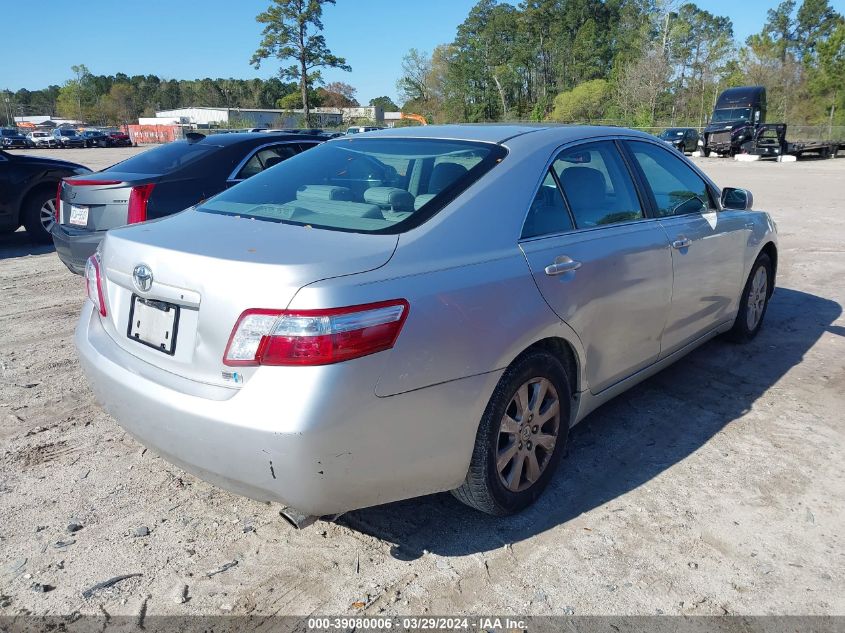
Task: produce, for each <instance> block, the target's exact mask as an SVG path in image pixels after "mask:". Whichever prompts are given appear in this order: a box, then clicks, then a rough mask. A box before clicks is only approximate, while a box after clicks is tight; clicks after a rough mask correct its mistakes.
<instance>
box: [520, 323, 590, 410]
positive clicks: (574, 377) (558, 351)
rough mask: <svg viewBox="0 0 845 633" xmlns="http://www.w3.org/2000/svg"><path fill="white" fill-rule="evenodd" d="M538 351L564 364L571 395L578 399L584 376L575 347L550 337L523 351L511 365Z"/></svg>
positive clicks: (563, 339)
mask: <svg viewBox="0 0 845 633" xmlns="http://www.w3.org/2000/svg"><path fill="white" fill-rule="evenodd" d="M536 350H542V351H545V352H548V353H550V354H551V355H552V356H554V357H556V358H558V359H559V360H560V361H561V362H562V363H563V367H564V369H565V370H566V376H567V378H568V379H569V381H570V385H569V389H570V391H571V392H572V393H571V394H570V395H571V396H572V397H573V398H575V397H577V394H578V393H579V392H580V391H582V388H581V385H582V376H581V360H580V356H579V355H578V352H577V350H576V349H575V346H574V345H573V344H572V343H571V342H570V341H568V340H567V339H565V338H563V337H562V336H548V337H546V338H542V339H540V340H538V341H535V342H534V343H532V344H531V345H529V346H528V347H526V348H525V349H524V350H522V352H520V353H519V354H518V355H517V356H516V358H514V359H513V361H511V363H510V365H513V364H514V363H516V362H517V361H519V359H520V358H522V357H523V356H525V355H526V354H528V353H530V352H533V351H536Z"/></svg>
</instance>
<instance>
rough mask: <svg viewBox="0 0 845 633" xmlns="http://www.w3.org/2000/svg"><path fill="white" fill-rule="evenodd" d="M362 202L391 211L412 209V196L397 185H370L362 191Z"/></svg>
mask: <svg viewBox="0 0 845 633" xmlns="http://www.w3.org/2000/svg"><path fill="white" fill-rule="evenodd" d="M364 202H368V203H369V204H377V205H378V206H380V207H382V208H383V209H388V210H391V211H413V210H414V196H412V195H411V193H410V192H408V191H405V190H404V189H399V188H397V187H370V188H369V189H367V190H366V191H365V192H364Z"/></svg>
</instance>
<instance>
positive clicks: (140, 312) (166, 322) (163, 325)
mask: <svg viewBox="0 0 845 633" xmlns="http://www.w3.org/2000/svg"><path fill="white" fill-rule="evenodd" d="M178 329H179V306H177V305H173V304H172V303H166V302H164V301H155V300H152V299H144V298H143V297H139V296H137V295H132V305H131V307H130V309H129V327H128V329H127V331H126V335H127V336H128V337H129V338H131V339H132V340H133V341H137V342H139V343H142V344H143V345H146V346H148V347H152V348H153V349H157V350H158V351H160V352H164V353H165V354H169V355H170V356H172V355H173V354H174V353H175V351H176V333H177V331H178Z"/></svg>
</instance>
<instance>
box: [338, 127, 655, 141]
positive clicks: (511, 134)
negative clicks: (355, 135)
mask: <svg viewBox="0 0 845 633" xmlns="http://www.w3.org/2000/svg"><path fill="white" fill-rule="evenodd" d="M526 134H531V135H536V138H537V141H538V142H543V141H547V140H559V141H560V142H562V143H567V142H570V141H578V140H581V139H589V138H593V137H601V136H613V135H619V134H625V135H626V136H640V137H643V138H650V137H651V135H650V134H646V133H644V132H638V131H636V130H629V129H627V128H620V127H613V126H596V125H556V124H530V123H525V124H521V123H520V124H504V123H479V124H458V125H419V126H413V127H401V128H389V129H386V130H374V131H372V132H367V136H366V137H364V138H439V139H450V140H461V141H478V142H482V143H504V142H505V141H507V140H510V139H512V138H515V137H518V136H524V135H526ZM346 138H347V139H348V138H349V137H346Z"/></svg>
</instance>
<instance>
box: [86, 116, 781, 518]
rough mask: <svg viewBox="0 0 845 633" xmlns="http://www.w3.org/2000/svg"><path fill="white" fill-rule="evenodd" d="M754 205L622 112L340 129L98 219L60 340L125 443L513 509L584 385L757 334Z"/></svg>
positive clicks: (262, 495) (766, 242) (377, 490)
mask: <svg viewBox="0 0 845 633" xmlns="http://www.w3.org/2000/svg"><path fill="white" fill-rule="evenodd" d="M562 194H565V196H564V195H562ZM751 206H752V197H751V195H750V193H748V192H747V191H744V190H741V189H729V188H726V189H724V190H722V191H720V190H719V189H718V188H717V187H716V185H715V184H714V183H713V182H712V181H711V180H710V179H709V178H708V177H707V176H706V175H705V174H704V173H702V172H701V171H700V170H699V169H697V168H696V167H695V165H693V164H692V163H691V162H690V161H689V160H688V159H686V158H685V157H683V156H681V155H679V154H678V153H677V152H676V151H674V150H671V149H670V148H667V147H666V146H665V144H663V143H661V142H660V141H658V140H657V139H655V138H654V137H653V136H651V135H647V134H643V133H639V132H634V131H628V130H624V129H619V128H610V127H608V128H601V127H549V128H538V127H531V126H518V125H497V126H448V127H439V126H428V127H425V128H419V127H418V128H405V129H395V130H387V131H382V132H373V133H371V134H367V135H366V137H363V138H361V137H355V138H348V137H344V138H339V139H334V140H331V141H327V142H326V143H324V144H322V145H320V146H318V147H317V148H315V149H313V150H311V151H309V152H306V153H304V154H302V155H300V156H296V157H295V158H293V159H291V160H289V161H287V162H285V163H283V164H281V165H279V166H278V167H276V168H274V169H273V170H270V171H267V172H264V173H261V174H258V175H257V176H255V177H254V178H251V179H249V180H247V181H246V182H243V183H241V184H239V185H238V186H236V187H233V188H231V189H230V190H228V191H225V192H223V193H221V194H220V195H218V196H215V197H214V198H210V199H208V200H205V201H203V202H201V203H199V204H197V205H196V206H195V207H193V208H192V209H189V210H187V211H185V212H184V213H180V214H178V215H175V216H173V217H170V218H166V219H164V220H162V221H160V222H153V223H148V224H145V225H143V226H138V227H127V228H124V229H119V230H116V231H109V233H108V234H107V235H106V238H105V240H104V242H103V244H102V251H101V252H100V253H98V254H95V255H94V256H92V257H91V258H90V259H89V260H88V263H87V269H86V277H87V288H88V296H89V301H87V302H86V303H85V306H84V308H83V311H82V314H81V317H80V321H79V325H78V327H77V330H76V337H75V342H76V346H77V348H78V350H79V356H80V359H81V362H82V367H83V369H84V372H85V374H86V376H87V377H88V381H89V383H90V385H91V387H92V389H93V391H94V393H95V395H96V397H97V399H98V401H99V402H100V403H101V404H102V405H103V406H104V407H105V408H106V410H108V411H109V412H110V413H111V414H112V415H113V416H114V417H115V419H116V420H117V421H118V422H119V424H121V425H122V426H123V427H124V428H125V429H126V430H127V431H129V432H130V433H131V434H132V435H134V436H135V437H136V438H138V439H139V440H140V441H141V442H142V443H143V444H144V445H146V446H149V447H150V448H152V449H154V450H155V451H157V452H158V453H159V454H161V455H162V456H163V457H164V458H165V459H167V460H169V461H171V462H173V463H175V464H178V465H179V466H181V467H182V468H185V469H186V470H188V471H190V472H193V473H196V474H197V475H198V476H200V477H202V478H204V479H207V480H208V481H210V482H213V483H215V484H217V485H220V486H222V487H224V488H228V489H230V490H232V491H235V492H237V493H239V494H244V495H247V496H251V497H254V498H256V499H262V500H265V501H276V502H281V503H283V504H285V505H286V506H289V508H292V509H289V510H287V511H286V512H287V516H288V517H290V518H291V520H292V521H293V522H295V523H296V524H298V525H304V524H306V523H307V522H308V517H313V516H321V515H332V514H336V513H340V512H344V511H347V510H351V509H354V508H361V507H364V506H370V505H374V504H381V503H386V502H389V501H394V500H398V499H403V498H409V497H414V496H417V495H423V494H428V493H432V492H436V491H442V490H454V491H455V495H456V496H457V497H458V499H460V500H461V501H463V502H465V503H467V504H468V505H470V506H472V507H474V508H477V509H479V510H482V511H484V512H488V513H491V514H494V515H503V514H510V513H513V512H517V511H519V510H521V509H522V508H525V507H526V506H527V505H529V504H530V503H532V502H533V501H534V500H535V499H536V498H537V497H538V495H539V494H540V493H541V491H542V490H543V488H544V487H545V486H546V484H547V483H548V482H549V479H550V477H552V475H553V473H554V470H555V467H556V465H557V463H558V461H559V460H560V458H561V454H562V453H563V452H564V450H565V445H566V441H567V433H568V430H569V428H570V427H571V426H572V425H574V424H575V423H576V422H578V421H579V420H581V419H583V418H584V416H586V415H587V414H588V413H589V412H590V411H592V410H593V409H595V408H596V407H598V406H599V405H601V404H602V403H604V402H606V401H608V400H609V399H611V398H612V397H613V396H615V395H616V394H618V393H620V392H622V391H624V390H625V389H627V388H629V387H630V386H632V385H634V384H635V383H637V382H639V381H641V380H643V379H644V378H646V377H648V376H650V375H652V374H654V373H656V372H657V371H659V370H661V369H662V368H664V367H666V366H667V365H669V364H671V363H672V362H674V361H676V360H677V359H678V358H680V357H681V356H683V355H684V354H686V353H687V352H689V351H691V350H692V349H694V348H696V347H698V346H699V345H701V344H702V343H703V342H705V341H706V340H708V339H710V338H712V337H714V336H716V335H717V334H720V333H723V332H729V333H730V334H731V336H732V337H734V338H735V339H737V340H748V339H750V338H752V337H754V336H755V335H756V334H757V332H758V331H759V329H760V327H761V324H762V322H763V318H764V315H765V312H766V306H767V302H768V299H769V297H770V296H771V294H772V290H773V288H774V281H775V272H776V267H777V236H776V229H775V225H774V223H773V221H772V220H771V218H770V217H769V215H768V214H766V213H763V212H752V211H749V209H750V207H751Z"/></svg>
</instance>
